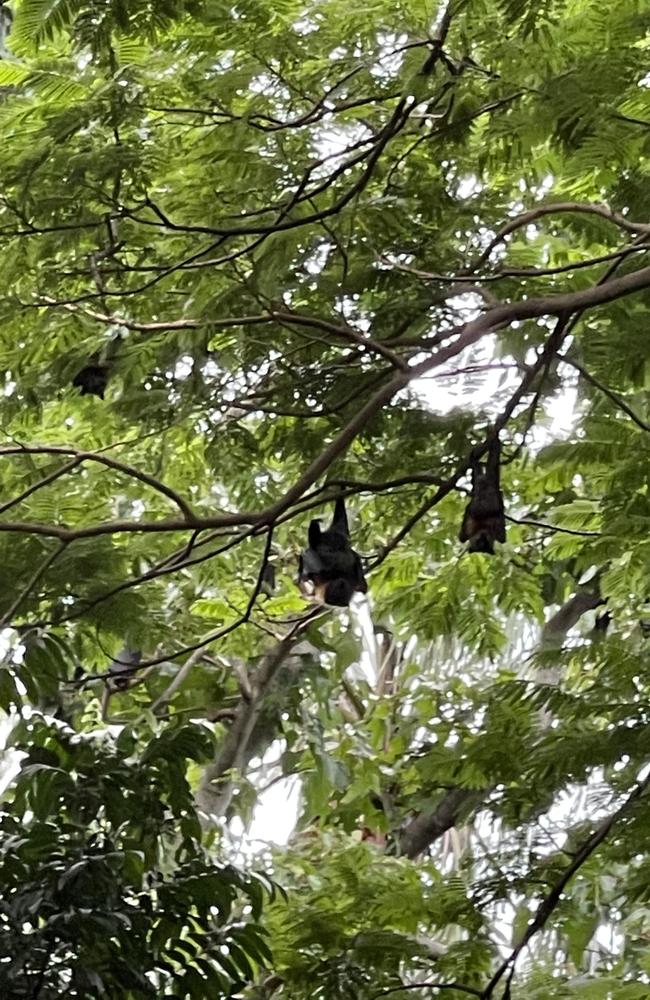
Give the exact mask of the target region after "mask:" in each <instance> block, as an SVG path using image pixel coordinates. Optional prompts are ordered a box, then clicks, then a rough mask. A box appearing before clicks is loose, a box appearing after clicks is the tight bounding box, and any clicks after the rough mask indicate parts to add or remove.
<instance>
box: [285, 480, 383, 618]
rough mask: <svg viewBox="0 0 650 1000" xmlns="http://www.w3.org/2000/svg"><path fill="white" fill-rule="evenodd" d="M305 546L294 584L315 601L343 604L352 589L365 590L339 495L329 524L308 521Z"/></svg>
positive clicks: (343, 503) (343, 506)
mask: <svg viewBox="0 0 650 1000" xmlns="http://www.w3.org/2000/svg"><path fill="white" fill-rule="evenodd" d="M308 542H309V546H308V547H307V548H306V549H305V550H304V551H303V552H302V554H301V556H300V565H299V568H298V585H299V587H300V589H301V591H302V593H303V594H304V595H305V596H307V597H311V598H313V599H314V600H315V601H316V602H317V603H319V604H331V605H334V606H335V607H347V605H348V604H349V603H350V601H351V599H352V595H353V594H354V593H355V592H358V593H361V594H365V593H366V591H367V590H368V584H367V583H366V580H365V577H364V575H363V569H362V566H361V559H360V558H359V555H358V553H357V552H355V551H354V549H353V548H352V546H351V545H350V530H349V527H348V519H347V514H346V512H345V501H344V500H343V498H342V497H339V498H338V499H337V501H336V505H335V508H334V517H333V518H332V523H331V524H330V526H329V528H327V529H326V530H325V531H323V529H322V528H321V525H320V521H312V522H311V523H310V525H309V532H308Z"/></svg>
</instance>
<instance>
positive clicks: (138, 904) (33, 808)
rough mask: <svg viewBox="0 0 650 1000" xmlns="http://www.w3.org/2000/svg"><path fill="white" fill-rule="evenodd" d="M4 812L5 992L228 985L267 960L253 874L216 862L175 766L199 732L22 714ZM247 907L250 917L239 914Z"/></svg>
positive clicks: (206, 989)
mask: <svg viewBox="0 0 650 1000" xmlns="http://www.w3.org/2000/svg"><path fill="white" fill-rule="evenodd" d="M13 740H15V741H16V743H17V745H19V746H21V747H22V748H23V754H24V755H23V756H22V761H21V765H20V773H19V774H18V776H17V778H16V781H15V783H14V785H13V791H12V795H11V798H10V799H9V800H8V801H7V803H6V805H5V808H4V810H3V812H2V814H1V815H0V839H1V843H2V861H1V863H0V885H1V886H2V904H1V908H0V909H1V914H2V916H1V922H2V929H3V932H2V935H0V948H1V958H0V962H1V964H0V970H1V971H0V983H1V984H2V989H3V995H5V996H11V997H15V998H16V1000H18V998H20V997H25V998H28V997H36V996H39V997H43V998H47V997H59V996H64V995H68V996H75V997H96V996H106V997H116V998H117V997H120V998H123V997H133V998H139V997H159V996H174V997H206V996H210V995H212V996H213V995H222V994H223V995H225V994H227V993H230V991H231V990H232V989H233V987H235V988H236V987H237V986H238V985H241V984H242V983H244V982H246V981H247V980H248V979H250V977H251V976H252V975H254V968H255V967H256V966H259V965H264V964H265V963H266V960H267V957H269V952H268V946H267V945H266V942H265V940H264V937H263V936H262V934H261V931H260V928H259V925H258V924H257V923H256V922H255V919H256V918H259V915H260V910H261V905H262V897H263V895H264V892H265V890H264V888H263V883H262V882H259V881H256V880H255V879H254V878H253V877H252V876H250V877H245V876H243V875H242V874H240V873H239V872H238V871H237V870H236V869H235V868H233V867H232V866H230V865H225V866H224V865H217V864H215V863H214V861H213V860H212V859H211V858H210V856H209V854H208V853H207V852H206V851H205V850H204V849H203V848H202V846H201V827H200V824H199V821H198V816H197V814H196V811H195V809H194V805H193V801H192V795H191V791H190V788H189V785H188V783H187V781H186V779H185V769H186V766H187V763H188V761H189V760H199V761H200V760H201V759H205V756H206V751H208V750H209V748H210V743H211V741H210V739H209V737H208V736H207V734H205V733H203V734H201V732H200V730H198V729H197V728H196V727H184V728H181V727H178V726H177V727H175V728H170V729H168V730H167V731H166V732H163V733H161V734H160V735H159V736H155V737H152V736H151V735H150V736H149V738H148V739H146V738H144V739H143V738H140V739H138V738H137V737H136V736H135V734H133V733H131V732H128V731H127V730H123V732H122V733H121V735H120V736H119V737H118V738H117V739H111V738H107V737H101V738H98V737H97V736H96V735H91V734H88V735H86V736H83V737H80V736H79V735H78V734H76V733H75V732H74V731H73V730H71V729H69V727H67V726H65V725H56V724H55V723H53V722H52V723H49V724H48V723H46V722H45V721H44V720H43V719H41V718H39V717H38V716H34V717H32V719H31V720H30V721H29V722H26V723H22V724H20V725H19V726H18V727H17V728H16V729H15V730H14V733H13ZM247 910H248V912H249V913H251V914H252V919H246V917H245V913H246V911H247Z"/></svg>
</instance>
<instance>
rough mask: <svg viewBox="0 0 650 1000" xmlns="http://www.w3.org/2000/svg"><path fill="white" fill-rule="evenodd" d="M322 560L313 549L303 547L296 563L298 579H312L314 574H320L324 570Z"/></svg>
mask: <svg viewBox="0 0 650 1000" xmlns="http://www.w3.org/2000/svg"><path fill="white" fill-rule="evenodd" d="M324 569H325V567H324V566H323V560H322V559H321V557H320V556H319V554H318V552H316V550H315V549H312V548H308V549H304V550H303V551H302V552H301V554H300V562H299V565H298V579H299V580H312V579H313V578H314V577H316V576H321V575H322V574H323V572H324Z"/></svg>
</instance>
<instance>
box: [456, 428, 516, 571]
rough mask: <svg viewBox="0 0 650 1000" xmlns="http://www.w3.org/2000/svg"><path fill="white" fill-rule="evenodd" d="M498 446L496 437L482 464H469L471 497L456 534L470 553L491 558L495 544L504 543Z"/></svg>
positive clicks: (504, 527)
mask: <svg viewBox="0 0 650 1000" xmlns="http://www.w3.org/2000/svg"><path fill="white" fill-rule="evenodd" d="M500 456H501V444H500V441H499V439H498V437H496V438H494V440H493V441H492V442H491V444H490V450H489V451H488V456H487V460H486V462H485V464H483V463H482V462H474V463H473V464H472V495H471V498H470V501H469V503H468V505H467V507H466V509H465V514H464V516H463V523H462V525H461V528H460V533H459V535H458V537H459V539H460V541H461V542H468V543H469V544H468V546H467V548H468V551H469V552H485V553H487V554H489V555H494V543H495V542H505V540H506V518H505V508H504V506H503V495H502V493H501V485H500V475H499V473H500Z"/></svg>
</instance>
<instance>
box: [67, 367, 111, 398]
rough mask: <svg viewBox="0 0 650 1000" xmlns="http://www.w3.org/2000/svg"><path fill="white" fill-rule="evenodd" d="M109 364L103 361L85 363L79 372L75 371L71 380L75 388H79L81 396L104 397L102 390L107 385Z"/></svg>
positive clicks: (103, 390)
mask: <svg viewBox="0 0 650 1000" xmlns="http://www.w3.org/2000/svg"><path fill="white" fill-rule="evenodd" d="M109 374H110V365H108V364H106V363H105V362H97V363H96V364H90V365H86V366H85V368H82V369H81V371H80V372H77V374H76V375H75V377H74V378H73V380H72V384H73V386H74V387H75V389H81V395H82V396H99V398H100V399H103V398H104V392H105V390H106V386H107V385H108V376H109Z"/></svg>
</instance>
